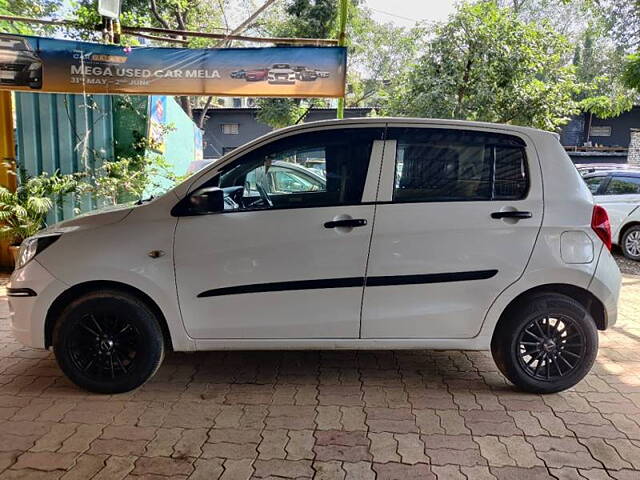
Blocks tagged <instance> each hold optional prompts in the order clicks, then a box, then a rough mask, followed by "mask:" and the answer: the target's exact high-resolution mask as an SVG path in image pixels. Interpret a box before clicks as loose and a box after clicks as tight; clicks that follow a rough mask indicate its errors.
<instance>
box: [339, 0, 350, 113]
mask: <svg viewBox="0 0 640 480" xmlns="http://www.w3.org/2000/svg"><path fill="white" fill-rule="evenodd" d="M347 2H348V0H340V29H339V33H338V45H339V46H341V47H344V46H345V45H346V43H347V42H346V37H345V29H346V27H347V5H348V3H347ZM345 75H346V72H345ZM346 81H347V80H346V77H345V83H346ZM345 89H346V85H345ZM345 93H346V92H345ZM337 118H344V96H343V97H340V98H339V99H338V111H337Z"/></svg>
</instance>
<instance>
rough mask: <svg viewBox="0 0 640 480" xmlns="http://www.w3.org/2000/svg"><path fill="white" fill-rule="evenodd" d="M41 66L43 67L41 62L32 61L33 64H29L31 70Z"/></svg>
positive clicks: (38, 68)
mask: <svg viewBox="0 0 640 480" xmlns="http://www.w3.org/2000/svg"><path fill="white" fill-rule="evenodd" d="M41 68H42V64H41V63H32V64H31V65H29V70H31V71H34V70H40V69H41Z"/></svg>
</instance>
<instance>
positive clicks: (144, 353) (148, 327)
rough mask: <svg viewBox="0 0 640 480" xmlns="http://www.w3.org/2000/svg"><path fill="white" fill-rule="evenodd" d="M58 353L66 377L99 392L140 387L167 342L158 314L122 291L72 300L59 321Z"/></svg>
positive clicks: (154, 368) (155, 366)
mask: <svg viewBox="0 0 640 480" xmlns="http://www.w3.org/2000/svg"><path fill="white" fill-rule="evenodd" d="M53 348H54V353H55V356H56V360H57V361H58V364H59V365H60V368H61V369H62V371H63V372H64V373H65V375H66V376H67V377H68V378H69V379H70V380H71V381H72V382H73V383H75V384H76V385H78V386H79V387H81V388H84V389H86V390H89V391H91V392H97V393H121V392H127V391H129V390H133V389H135V388H137V387H139V386H140V385H142V384H143V383H145V382H146V381H147V380H148V379H149V378H151V377H152V376H153V374H154V373H155V372H156V371H157V369H158V368H159V367H160V364H161V363H162V359H163V357H164V339H163V335H162V331H161V329H160V325H159V323H158V320H157V318H156V316H155V314H154V313H153V311H152V310H151V309H150V308H149V307H148V306H147V305H146V304H145V303H144V302H142V301H141V300H140V299H138V298H136V297H135V296H133V295H129V294H127V293H124V292H121V291H117V290H100V291H96V292H91V293H88V294H85V295H83V296H82V297H80V298H77V299H75V300H74V301H72V302H71V303H70V304H69V305H68V306H67V307H66V308H65V309H64V310H63V312H62V314H61V315H60V317H59V318H58V321H57V322H56V325H55V328H54V331H53Z"/></svg>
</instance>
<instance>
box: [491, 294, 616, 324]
mask: <svg viewBox="0 0 640 480" xmlns="http://www.w3.org/2000/svg"><path fill="white" fill-rule="evenodd" d="M544 293H560V294H563V295H566V296H567V297H570V298H572V299H574V300H575V301H577V302H578V303H580V304H581V305H582V306H583V307H584V308H585V309H586V310H587V311H588V312H589V314H590V315H591V317H592V318H593V320H594V322H595V324H596V328H597V329H598V330H606V329H607V325H608V320H607V313H606V310H605V308H604V305H603V303H602V302H601V301H600V300H599V299H598V298H597V297H596V296H595V295H594V294H593V293H591V292H590V291H589V290H586V289H584V288H581V287H577V286H576V285H570V284H566V283H549V284H545V285H538V286H537V287H534V288H531V289H529V290H526V291H524V292H522V293H520V294H519V295H518V296H517V297H516V298H514V299H513V300H511V302H509V304H508V305H507V307H506V308H505V309H504V310H503V312H502V314H501V315H500V318H499V319H498V322H497V323H496V326H495V328H494V330H493V336H495V334H496V331H498V329H499V328H500V326H501V324H504V322H505V321H508V319H509V314H510V313H511V311H512V310H513V309H517V308H520V307H521V306H522V305H523V304H525V303H526V302H527V300H529V299H531V298H533V297H534V296H536V295H540V294H544Z"/></svg>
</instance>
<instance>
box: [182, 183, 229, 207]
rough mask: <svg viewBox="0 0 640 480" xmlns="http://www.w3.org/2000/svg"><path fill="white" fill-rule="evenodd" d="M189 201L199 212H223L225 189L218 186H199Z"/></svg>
mask: <svg viewBox="0 0 640 480" xmlns="http://www.w3.org/2000/svg"><path fill="white" fill-rule="evenodd" d="M189 201H190V202H191V205H192V206H193V208H194V210H196V211H197V212H200V213H217V212H222V211H223V210H224V191H223V190H222V189H221V188H218V187H204V188H199V189H198V190H196V191H195V192H193V193H192V194H191V196H190V197H189Z"/></svg>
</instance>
